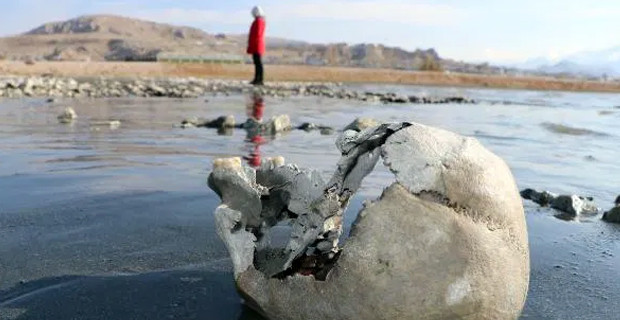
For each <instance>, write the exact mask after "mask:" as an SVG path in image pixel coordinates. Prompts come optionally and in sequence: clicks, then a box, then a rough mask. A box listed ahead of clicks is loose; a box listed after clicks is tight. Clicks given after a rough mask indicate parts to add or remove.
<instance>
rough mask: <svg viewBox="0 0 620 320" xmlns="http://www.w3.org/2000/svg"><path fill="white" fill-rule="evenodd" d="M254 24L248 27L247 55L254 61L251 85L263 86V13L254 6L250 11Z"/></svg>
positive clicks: (259, 8)
mask: <svg viewBox="0 0 620 320" xmlns="http://www.w3.org/2000/svg"><path fill="white" fill-rule="evenodd" d="M252 16H254V22H253V23H252V26H251V27H250V36H249V39H248V50H247V53H248V54H251V55H252V60H253V61H254V80H252V82H250V83H251V84H253V85H257V86H262V85H263V55H264V54H265V25H266V24H265V13H264V12H263V9H261V7H259V6H256V7H254V8H253V9H252Z"/></svg>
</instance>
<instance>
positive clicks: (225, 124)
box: [197, 115, 235, 129]
mask: <svg viewBox="0 0 620 320" xmlns="http://www.w3.org/2000/svg"><path fill="white" fill-rule="evenodd" d="M197 126H204V127H207V128H215V129H224V128H234V127H235V116H233V115H228V116H221V117H219V118H217V119H215V120H213V121H209V122H207V123H205V124H204V125H197Z"/></svg>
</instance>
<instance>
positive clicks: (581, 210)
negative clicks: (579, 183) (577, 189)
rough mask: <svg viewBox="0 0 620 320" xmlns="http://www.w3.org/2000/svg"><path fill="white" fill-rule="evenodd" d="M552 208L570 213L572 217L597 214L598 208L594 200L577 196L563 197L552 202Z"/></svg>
mask: <svg viewBox="0 0 620 320" xmlns="http://www.w3.org/2000/svg"><path fill="white" fill-rule="evenodd" d="M551 208H553V209H556V210H559V211H562V212H565V213H568V214H570V215H572V216H579V215H582V214H597V213H598V207H597V206H596V204H594V202H593V199H592V198H585V197H581V196H577V195H571V196H567V195H562V196H559V197H557V198H555V199H554V200H553V201H551Z"/></svg>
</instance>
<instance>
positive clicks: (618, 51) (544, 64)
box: [515, 47, 620, 77]
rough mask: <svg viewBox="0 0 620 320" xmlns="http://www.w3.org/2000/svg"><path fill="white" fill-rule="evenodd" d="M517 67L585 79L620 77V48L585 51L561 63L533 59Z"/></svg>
mask: <svg viewBox="0 0 620 320" xmlns="http://www.w3.org/2000/svg"><path fill="white" fill-rule="evenodd" d="M515 67H518V68H522V69H527V70H532V71H536V72H540V73H546V74H569V75H579V76H585V77H602V76H613V77H618V76H620V47H614V48H609V49H605V50H598V51H584V52H579V53H576V54H572V55H569V56H566V57H565V58H563V59H561V60H559V61H555V62H553V61H549V60H547V59H544V58H538V59H532V60H529V61H527V62H525V63H523V64H518V65H516V66H515Z"/></svg>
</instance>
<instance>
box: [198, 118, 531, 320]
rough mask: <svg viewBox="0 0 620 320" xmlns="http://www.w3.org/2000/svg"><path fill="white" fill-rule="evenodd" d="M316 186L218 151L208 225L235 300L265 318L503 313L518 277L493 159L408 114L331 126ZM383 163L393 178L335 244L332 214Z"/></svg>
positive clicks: (521, 277)
mask: <svg viewBox="0 0 620 320" xmlns="http://www.w3.org/2000/svg"><path fill="white" fill-rule="evenodd" d="M336 146H337V147H338V149H339V150H340V152H341V154H342V157H341V159H340V161H339V162H338V164H337V167H336V170H335V172H334V174H333V176H332V177H331V179H330V180H329V181H328V182H327V183H326V182H325V181H324V180H323V179H322V177H321V175H320V174H319V173H318V172H317V171H314V170H311V169H305V168H300V167H297V166H296V165H293V164H285V162H284V159H282V158H273V159H267V160H265V161H264V162H263V164H262V166H261V167H259V168H258V169H252V168H249V167H244V166H242V165H241V161H240V159H238V158H231V159H218V160H216V161H215V163H214V167H213V172H212V173H211V174H210V176H209V179H208V182H209V186H210V187H211V188H212V189H213V190H214V191H215V192H216V193H217V194H218V195H219V196H220V198H221V199H222V204H221V205H220V206H218V207H217V209H216V210H215V221H216V227H217V232H218V235H219V236H220V237H221V238H222V240H223V241H224V243H225V244H226V247H227V249H228V251H229V253H230V255H231V259H232V262H233V267H234V281H235V282H236V285H237V288H238V290H239V292H240V294H241V295H242V296H243V298H244V299H245V301H246V304H248V306H250V307H252V308H253V309H255V310H257V311H258V312H260V313H261V314H263V315H265V316H266V317H268V318H269V319H369V320H370V319H373V320H375V319H489V320H490V319H494V320H495V319H516V318H518V316H519V314H520V312H521V309H522V308H523V304H524V302H525V298H526V294H527V289H528V282H529V250H528V242H527V231H526V225H525V217H524V212H523V206H522V202H521V198H520V195H519V192H518V190H517V187H516V185H515V182H514V178H513V177H512V174H511V172H510V170H509V168H508V166H507V165H506V164H505V163H504V161H503V160H502V159H500V158H499V157H497V156H496V155H494V154H493V153H491V152H490V151H488V150H487V149H485V148H484V147H483V146H482V145H481V144H480V143H478V141H476V140H475V139H473V138H466V137H462V136H459V135H457V134H454V133H451V132H448V131H444V130H440V129H435V128H431V127H427V126H424V125H420V124H416V123H408V122H403V123H388V124H381V125H376V126H372V127H369V128H366V129H364V130H362V131H357V130H345V131H344V132H343V133H342V134H341V135H340V137H339V138H338V139H337V142H336ZM381 158H383V163H384V164H385V166H387V167H388V168H389V169H390V171H391V172H392V173H393V174H394V176H395V179H394V181H393V182H392V183H390V184H389V185H386V189H385V190H384V192H383V195H382V196H381V197H380V198H379V199H377V200H375V201H374V202H372V203H370V204H368V205H367V206H366V207H365V208H364V209H363V210H362V211H361V212H360V213H359V214H358V216H357V219H356V220H355V222H354V224H353V226H352V229H351V232H350V235H349V237H348V238H347V241H346V243H345V244H340V243H339V239H340V237H341V234H342V229H343V226H342V223H343V212H344V211H345V209H346V207H347V205H348V203H349V199H350V198H351V197H352V196H353V195H354V194H355V192H356V191H357V190H358V189H359V188H360V186H361V183H362V180H363V179H364V177H365V176H367V175H368V174H369V173H370V172H372V171H373V170H374V167H375V165H376V164H377V163H378V162H379V160H380V159H381Z"/></svg>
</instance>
